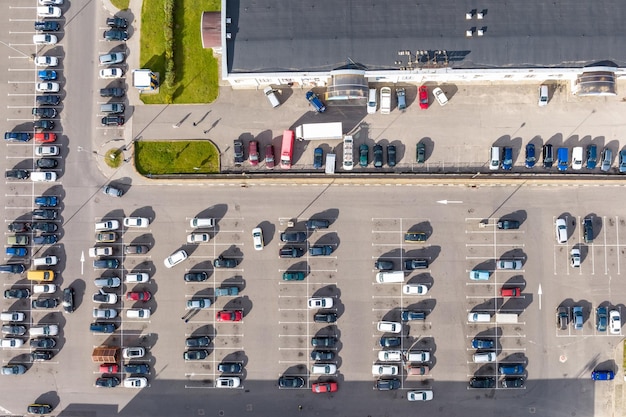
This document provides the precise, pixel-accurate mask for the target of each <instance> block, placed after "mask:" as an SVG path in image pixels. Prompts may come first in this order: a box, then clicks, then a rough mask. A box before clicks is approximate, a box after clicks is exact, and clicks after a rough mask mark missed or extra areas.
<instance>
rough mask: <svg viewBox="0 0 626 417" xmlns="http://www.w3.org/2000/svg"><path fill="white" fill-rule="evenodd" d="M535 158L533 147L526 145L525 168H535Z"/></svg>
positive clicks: (530, 144)
mask: <svg viewBox="0 0 626 417" xmlns="http://www.w3.org/2000/svg"><path fill="white" fill-rule="evenodd" d="M536 161H537V158H535V145H533V144H532V143H529V144H528V145H526V168H532V167H534V166H535V162H536Z"/></svg>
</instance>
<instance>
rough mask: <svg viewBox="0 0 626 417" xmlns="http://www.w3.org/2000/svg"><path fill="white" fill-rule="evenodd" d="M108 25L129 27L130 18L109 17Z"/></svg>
mask: <svg viewBox="0 0 626 417" xmlns="http://www.w3.org/2000/svg"><path fill="white" fill-rule="evenodd" d="M107 26H109V27H112V28H122V29H126V28H127V27H128V20H126V19H124V18H123V17H117V16H114V17H109V18H107Z"/></svg>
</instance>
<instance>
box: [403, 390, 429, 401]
mask: <svg viewBox="0 0 626 417" xmlns="http://www.w3.org/2000/svg"><path fill="white" fill-rule="evenodd" d="M406 399H407V400H409V401H430V400H432V399H433V391H432V390H429V389H428V390H423V391H409V392H407V393H406Z"/></svg>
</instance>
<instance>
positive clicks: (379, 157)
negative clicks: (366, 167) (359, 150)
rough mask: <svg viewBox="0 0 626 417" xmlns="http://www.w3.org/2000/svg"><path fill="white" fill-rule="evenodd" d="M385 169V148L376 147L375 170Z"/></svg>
mask: <svg viewBox="0 0 626 417" xmlns="http://www.w3.org/2000/svg"><path fill="white" fill-rule="evenodd" d="M382 167H383V147H382V146H381V145H378V144H377V145H374V168H382Z"/></svg>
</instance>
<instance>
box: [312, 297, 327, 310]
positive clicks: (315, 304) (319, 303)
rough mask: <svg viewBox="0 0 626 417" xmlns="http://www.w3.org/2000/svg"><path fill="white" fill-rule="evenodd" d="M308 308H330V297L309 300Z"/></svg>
mask: <svg viewBox="0 0 626 417" xmlns="http://www.w3.org/2000/svg"><path fill="white" fill-rule="evenodd" d="M308 304H309V308H332V306H333V299H332V298H331V297H313V298H309V303H308Z"/></svg>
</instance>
